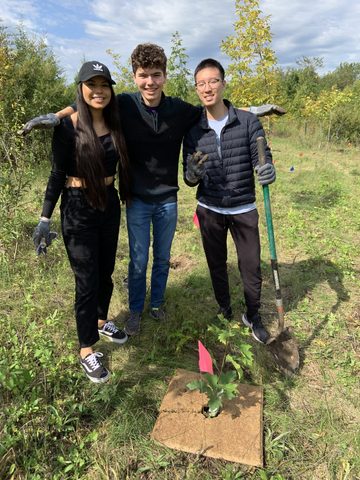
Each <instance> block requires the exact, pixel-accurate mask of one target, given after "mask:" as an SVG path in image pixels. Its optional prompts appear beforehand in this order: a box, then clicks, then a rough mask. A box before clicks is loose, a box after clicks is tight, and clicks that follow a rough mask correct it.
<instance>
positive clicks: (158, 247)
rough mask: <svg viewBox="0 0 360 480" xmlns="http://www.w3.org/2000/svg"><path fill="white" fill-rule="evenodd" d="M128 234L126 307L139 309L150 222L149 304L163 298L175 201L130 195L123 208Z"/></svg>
mask: <svg viewBox="0 0 360 480" xmlns="http://www.w3.org/2000/svg"><path fill="white" fill-rule="evenodd" d="M126 219H127V228H128V236H129V250H130V263H129V277H128V287H129V308H130V311H131V312H142V311H143V309H144V303H145V296H146V269H147V264H148V259H149V247H150V226H151V223H152V233H153V266H152V272H151V298H150V305H151V308H157V307H160V305H161V304H162V303H163V302H164V294H165V289H166V282H167V279H168V275H169V267H170V250H171V243H172V240H173V238H174V233H175V228H176V222H177V202H172V203H147V202H143V201H142V200H139V199H133V200H132V201H131V203H130V206H128V207H127V209H126Z"/></svg>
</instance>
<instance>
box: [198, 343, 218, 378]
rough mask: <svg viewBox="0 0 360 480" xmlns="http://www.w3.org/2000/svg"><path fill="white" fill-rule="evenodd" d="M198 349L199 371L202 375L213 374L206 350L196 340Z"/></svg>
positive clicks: (210, 360) (209, 357)
mask: <svg viewBox="0 0 360 480" xmlns="http://www.w3.org/2000/svg"><path fill="white" fill-rule="evenodd" d="M198 348H199V370H200V372H204V373H211V375H213V374H214V370H213V364H212V359H211V356H210V353H209V352H208V351H207V350H206V348H205V347H204V345H203V344H202V343H201V342H200V340H198Z"/></svg>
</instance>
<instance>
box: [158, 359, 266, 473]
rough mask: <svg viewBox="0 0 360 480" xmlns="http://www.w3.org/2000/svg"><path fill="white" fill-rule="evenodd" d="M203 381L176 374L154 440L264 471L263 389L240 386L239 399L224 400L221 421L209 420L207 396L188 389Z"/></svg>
mask: <svg viewBox="0 0 360 480" xmlns="http://www.w3.org/2000/svg"><path fill="white" fill-rule="evenodd" d="M200 378H201V375H200V374H199V373H194V372H189V371H187V370H182V369H178V370H177V371H176V373H175V376H174V377H173V378H172V380H171V382H170V385H169V388H168V391H167V393H166V395H165V397H164V399H163V401H162V403H161V406H160V413H159V416H158V419H157V421H156V423H155V426H154V428H153V431H152V433H151V437H152V438H153V439H154V440H156V441H158V442H160V443H162V444H163V445H166V446H167V447H170V448H174V449H177V450H181V451H184V452H189V453H195V454H201V455H205V456H208V457H212V458H221V459H223V460H228V461H231V462H237V463H242V464H245V465H252V466H256V467H262V466H263V389H262V387H258V386H253V385H246V384H241V385H239V395H238V396H237V397H236V398H234V399H232V400H224V406H223V409H222V411H221V413H220V414H219V415H218V416H217V417H215V418H206V417H205V416H204V415H203V413H202V408H203V407H204V406H205V405H206V403H207V397H206V395H205V394H202V393H200V392H199V391H197V390H196V391H190V390H188V389H187V387H186V384H187V383H189V382H191V381H193V380H198V379H200Z"/></svg>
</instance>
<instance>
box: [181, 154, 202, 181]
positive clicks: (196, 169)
mask: <svg viewBox="0 0 360 480" xmlns="http://www.w3.org/2000/svg"><path fill="white" fill-rule="evenodd" d="M207 159H208V155H207V154H204V153H202V152H200V151H198V152H194V153H193V154H192V155H188V158H187V160H186V174H185V176H186V180H187V181H188V182H189V183H197V182H198V181H199V180H201V179H202V178H203V176H204V175H205V165H204V162H206V160H207Z"/></svg>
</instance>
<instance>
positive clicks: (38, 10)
mask: <svg viewBox="0 0 360 480" xmlns="http://www.w3.org/2000/svg"><path fill="white" fill-rule="evenodd" d="M261 8H262V9H263V11H264V13H265V14H266V15H271V19H270V22H271V29H272V32H273V48H274V50H275V52H276V54H277V57H278V60H279V63H280V65H282V66H286V65H295V62H296V60H297V59H299V58H301V57H302V56H310V57H313V56H317V57H323V58H324V63H325V68H324V69H325V70H329V69H333V68H335V67H336V66H337V65H339V64H340V63H341V62H346V61H348V62H351V61H358V60H359V59H360V47H359V45H360V29H359V27H358V19H359V17H360V4H358V3H357V2H355V0H348V1H347V2H343V0H317V1H314V0H291V1H290V2H285V1H284V0H262V2H261ZM0 18H1V19H2V20H3V24H4V25H8V26H14V25H15V24H16V23H17V22H19V21H21V20H22V21H23V25H24V27H25V28H27V29H29V31H31V32H37V33H38V34H40V35H42V36H44V35H46V38H47V42H48V44H49V46H50V47H51V48H52V50H53V51H54V53H55V54H56V55H57V56H58V58H59V61H60V64H61V66H62V67H63V68H64V70H65V72H66V74H67V76H68V78H69V79H72V78H73V76H74V74H75V72H76V70H77V68H78V67H79V64H80V62H81V61H82V60H83V58H84V57H86V58H87V59H99V60H102V61H104V62H105V63H106V62H108V63H109V66H110V67H111V59H110V57H108V56H107V55H106V53H105V52H106V50H107V49H108V48H111V49H112V50H113V51H114V52H116V53H119V54H120V55H121V57H122V60H123V61H126V60H127V59H128V58H129V56H130V54H131V51H132V50H133V48H134V47H135V46H136V45H137V44H138V43H142V42H147V41H150V42H154V43H158V44H160V45H162V46H163V47H164V48H165V51H166V52H167V53H170V40H171V36H172V34H173V33H175V31H179V33H180V35H181V37H182V39H183V46H184V47H185V48H186V51H187V53H188V55H189V57H190V61H189V66H190V68H193V67H194V66H195V65H196V64H197V62H198V61H199V60H200V59H201V58H204V57H207V56H213V57H216V58H219V59H220V60H221V61H223V62H224V63H225V64H226V63H227V58H226V57H225V56H224V55H223V54H222V53H221V51H220V48H219V47H220V43H221V41H222V40H224V39H225V38H226V37H227V36H228V35H231V34H233V33H234V32H233V24H234V22H235V21H236V17H235V1H234V0H223V1H222V2H219V0H198V1H197V2H194V1H191V0H182V1H181V2H180V1H179V0H153V1H151V2H148V3H145V2H143V1H140V0H131V1H130V0H122V1H121V2H119V0H62V1H61V2H59V1H58V0H36V1H35V2H33V1H30V0H2V13H1V14H0ZM90 57H91V58H90Z"/></svg>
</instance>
